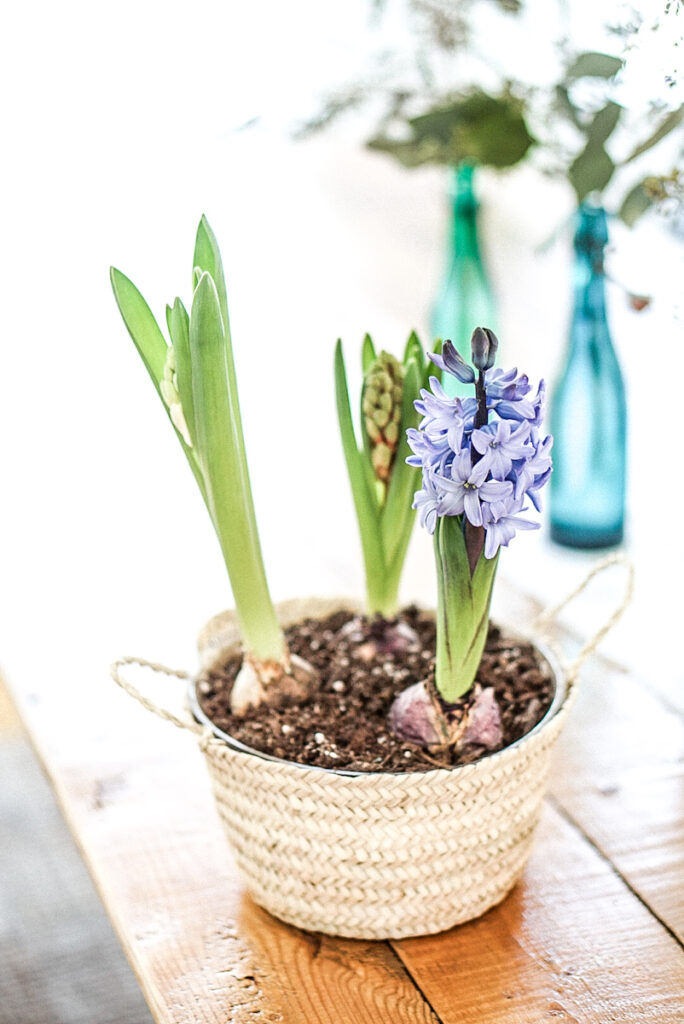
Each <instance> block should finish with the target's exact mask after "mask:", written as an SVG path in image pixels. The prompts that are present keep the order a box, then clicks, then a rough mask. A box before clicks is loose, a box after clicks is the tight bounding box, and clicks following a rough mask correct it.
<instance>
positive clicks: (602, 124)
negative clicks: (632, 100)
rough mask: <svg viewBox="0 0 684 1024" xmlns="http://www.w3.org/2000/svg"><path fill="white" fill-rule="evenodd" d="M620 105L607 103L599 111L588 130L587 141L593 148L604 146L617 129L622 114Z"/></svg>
mask: <svg viewBox="0 0 684 1024" xmlns="http://www.w3.org/2000/svg"><path fill="white" fill-rule="evenodd" d="M622 109H623V108H622V107H621V106H620V104H619V103H612V102H611V103H607V104H606V105H605V107H603V108H602V109H601V110H599V111H598V113H597V114H596V115H595V117H594V119H593V121H592V122H591V124H590V125H589V128H588V129H587V139H588V140H589V142H590V144H591V145H592V146H602V145H603V143H604V142H605V141H606V140H607V139H608V138H609V137H610V136H611V135H612V133H613V132H614V131H615V128H616V127H617V123H618V121H619V120H620V115H621V113H622Z"/></svg>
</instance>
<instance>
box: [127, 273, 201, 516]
mask: <svg viewBox="0 0 684 1024" xmlns="http://www.w3.org/2000/svg"><path fill="white" fill-rule="evenodd" d="M110 275H111V281H112V288H113V289H114V297H115V299H116V302H117V305H118V307H119V310H120V312H121V316H122V317H123V321H124V323H125V324H126V327H127V328H128V333H129V334H130V336H131V337H132V339H133V341H134V342H135V347H136V348H137V350H138V352H139V353H140V356H141V358H142V361H143V363H144V364H145V366H146V368H147V372H148V373H149V375H150V377H151V379H152V383H153V384H154V387H155V390H156V392H157V394H158V395H159V399H160V401H161V403H162V405H163V406H164V411H165V413H166V415H167V417H168V420H169V423H170V424H171V426H172V427H173V430H174V433H175V435H176V437H177V438H178V441H179V443H180V445H181V448H182V449H183V452H184V454H185V457H186V459H187V460H188V463H189V465H190V469H191V470H192V472H193V475H194V477H195V480H196V481H197V486H198V487H199V489H200V492H201V494H202V498H203V499H204V502H205V504H206V503H207V493H206V487H205V483H204V478H203V476H202V470H201V469H200V466H199V463H198V461H197V458H196V454H195V452H194V451H193V449H192V448H189V447H188V445H187V444H186V443H185V441H184V439H183V437H182V436H181V434H180V433H179V432H178V430H177V429H176V425H175V423H174V422H173V420H172V419H171V416H170V415H169V410H168V407H167V405H166V402H165V401H164V399H163V398H162V394H161V391H160V388H159V384H160V382H161V379H162V377H163V376H164V367H165V365H166V357H167V354H168V346H167V344H166V340H165V338H164V335H163V334H162V333H161V331H160V330H159V327H158V325H157V321H156V320H155V318H154V316H153V315H152V313H151V311H150V308H149V306H148V305H147V303H146V302H145V300H144V299H143V297H142V295H141V294H140V292H139V291H138V289H137V288H136V287H135V285H134V284H132V283H131V281H129V280H128V278H127V277H126V276H125V274H122V273H121V271H119V270H116V268H115V267H112V268H111V271H110ZM167 308H168V307H167Z"/></svg>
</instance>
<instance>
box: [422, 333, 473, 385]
mask: <svg viewBox="0 0 684 1024" xmlns="http://www.w3.org/2000/svg"><path fill="white" fill-rule="evenodd" d="M430 359H431V360H432V362H433V363H434V364H435V366H437V367H439V369H440V370H442V371H444V370H446V372H447V373H450V374H451V375H452V376H453V377H456V378H457V379H458V380H460V382H461V384H472V383H474V381H475V371H474V370H473V368H472V366H468V364H467V363H466V362H465V360H464V359H463V358H462V357H461V356H460V355H459V353H458V352H457V351H456V349H455V348H454V346H453V345H452V343H451V342H450V341H445V342H444V344H443V345H442V354H441V355H437V354H436V353H433V354H430Z"/></svg>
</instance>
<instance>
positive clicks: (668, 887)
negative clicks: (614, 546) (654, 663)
mask: <svg viewBox="0 0 684 1024" xmlns="http://www.w3.org/2000/svg"><path fill="white" fill-rule="evenodd" d="M498 597H499V606H498V611H499V614H500V616H501V617H503V618H504V619H505V620H508V621H513V620H514V619H515V616H516V615H520V616H522V617H523V618H525V619H527V620H528V621H529V620H531V619H532V618H533V617H534V615H535V613H536V612H537V611H538V605H537V604H536V603H535V602H534V601H533V600H532V599H530V598H528V597H523V596H521V595H519V594H517V592H516V590H515V588H514V587H511V585H510V584H509V583H506V582H505V581H504V584H503V586H502V587H501V588H500V592H499V595H498ZM555 642H556V643H557V644H558V645H559V646H560V647H561V649H563V650H564V651H566V652H567V654H568V656H572V654H573V653H574V652H576V651H577V649H578V648H579V642H578V640H577V637H575V636H574V635H573V634H572V633H571V632H570V631H569V630H567V629H565V628H562V627H559V628H557V629H556V630H555ZM654 682H655V680H652V679H649V680H648V681H646V680H641V679H639V678H638V677H636V676H635V675H633V674H632V673H630V672H628V671H626V670H625V668H624V667H622V666H620V665H618V664H615V663H614V662H611V661H610V660H608V659H606V658H603V657H600V656H594V657H592V658H591V659H590V660H589V661H588V662H587V663H586V664H585V665H584V666H583V668H582V672H581V677H580V685H579V694H578V699H577V701H576V704H575V706H574V708H573V710H572V714H571V715H570V717H569V719H568V723H567V725H566V727H565V729H564V731H563V734H562V735H561V738H560V740H559V743H558V747H557V750H556V753H555V756H554V765H553V771H552V776H551V783H550V792H551V794H552V796H553V797H554V799H555V801H556V802H557V804H558V806H559V807H560V808H562V810H563V812H564V813H565V814H567V815H568V816H569V817H570V818H571V819H572V820H573V821H574V822H575V823H576V824H577V826H578V827H579V828H580V829H581V831H582V832H583V833H584V834H585V835H586V836H587V837H588V838H589V839H590V840H591V842H593V843H595V844H596V846H597V847H598V848H599V849H600V850H601V852H602V853H603V854H604V856H606V857H607V858H608V859H609V860H611V861H612V862H613V863H614V864H615V867H616V869H617V870H618V871H619V872H620V874H622V875H623V877H624V878H625V879H626V881H627V882H628V883H629V885H630V886H631V887H632V888H633V889H634V891H635V892H637V893H638V894H639V896H640V897H641V898H642V899H643V900H644V901H645V902H646V903H647V904H649V906H651V907H652V909H653V911H654V913H655V914H657V916H658V917H659V918H660V920H662V921H663V922H664V923H665V924H666V926H667V927H668V928H670V929H671V930H672V931H673V933H674V934H675V935H677V936H678V937H679V938H682V936H683V935H684V899H683V898H682V891H683V890H684V810H683V807H682V793H683V792H684V787H683V780H682V773H683V761H684V758H683V755H684V719H683V718H682V716H681V714H679V713H678V711H677V707H676V706H675V704H673V703H672V702H671V701H669V700H667V699H665V697H664V696H663V692H662V689H661V688H660V687H655V686H654V685H653V684H654ZM680 689H681V688H680Z"/></svg>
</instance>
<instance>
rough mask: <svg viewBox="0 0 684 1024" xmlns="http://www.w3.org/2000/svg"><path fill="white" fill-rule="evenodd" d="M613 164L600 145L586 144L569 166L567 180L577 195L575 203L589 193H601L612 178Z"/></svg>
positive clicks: (579, 201)
mask: <svg viewBox="0 0 684 1024" xmlns="http://www.w3.org/2000/svg"><path fill="white" fill-rule="evenodd" d="M614 170H615V164H614V163H613V161H612V160H611V158H610V157H609V156H608V154H607V153H606V151H605V149H604V148H603V146H602V145H598V146H596V145H592V143H591V142H589V143H587V145H586V147H585V148H584V149H583V150H582V152H581V153H580V154H579V156H578V157H576V158H575V160H574V161H573V162H572V164H571V165H570V168H569V170H568V179H569V181H570V184H571V185H572V187H573V188H574V190H575V193H576V195H577V202H578V203H581V202H582V200H583V199H586V197H587V196H588V195H589V194H590V193H591V192H601V191H603V189H604V188H605V187H606V185H607V184H608V182H609V181H610V179H611V178H612V176H613V172H614Z"/></svg>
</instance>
